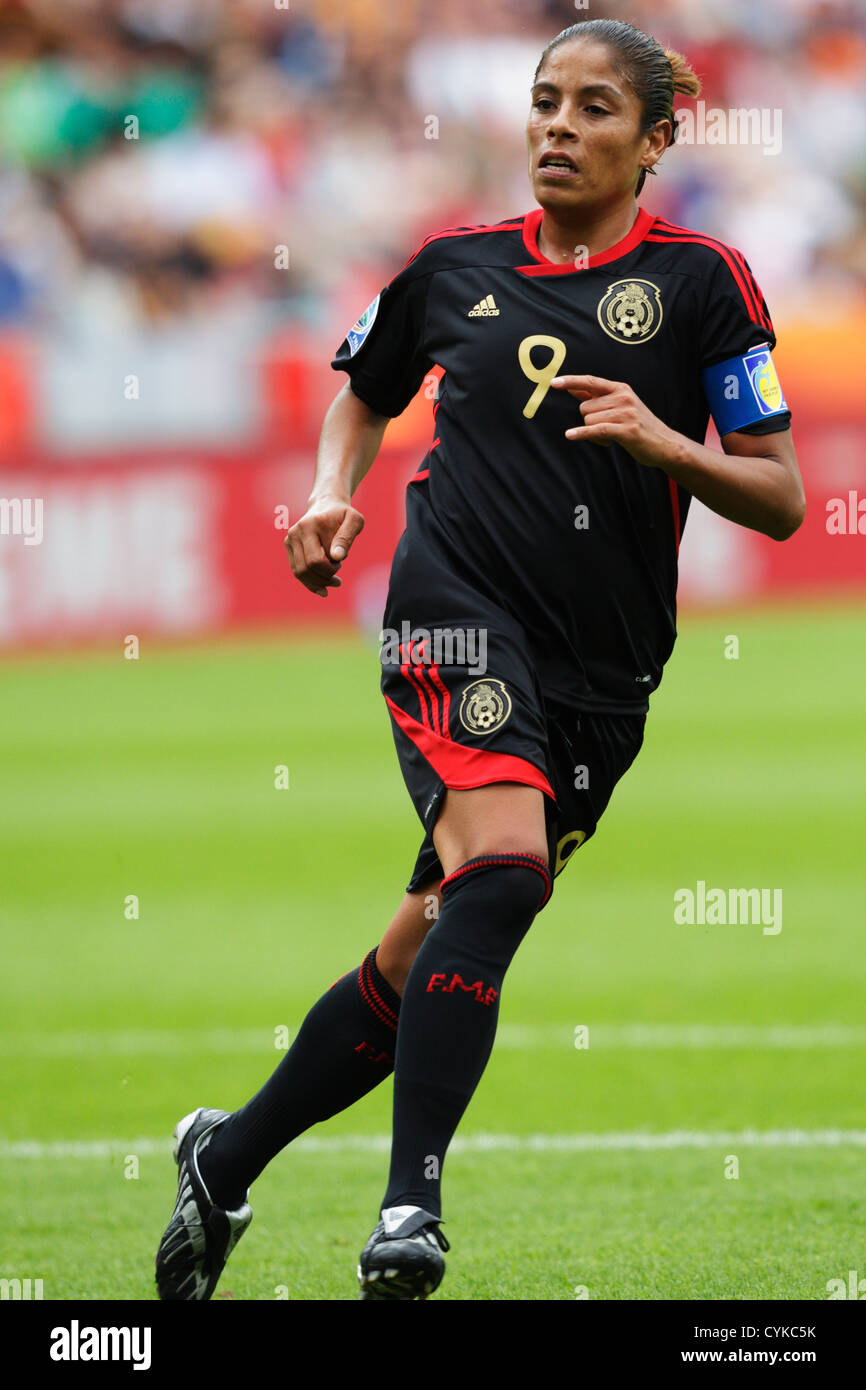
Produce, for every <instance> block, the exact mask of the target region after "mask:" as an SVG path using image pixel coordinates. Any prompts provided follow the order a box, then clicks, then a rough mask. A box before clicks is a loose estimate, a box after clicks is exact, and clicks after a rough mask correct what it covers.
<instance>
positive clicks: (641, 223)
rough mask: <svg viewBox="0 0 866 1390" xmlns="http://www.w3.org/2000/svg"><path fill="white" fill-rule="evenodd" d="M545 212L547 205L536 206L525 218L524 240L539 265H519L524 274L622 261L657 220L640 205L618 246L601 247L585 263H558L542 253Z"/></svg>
mask: <svg viewBox="0 0 866 1390" xmlns="http://www.w3.org/2000/svg"><path fill="white" fill-rule="evenodd" d="M543 212H544V209H543V208H534V209H533V211H532V212H528V213H527V214H526V216H525V217H524V219H523V244H524V246H525V247H526V249H527V251H528V252H529V254H530V256H531V257H532V259H533V260H534V261H536V262H537V265H519V266H518V267H517V269H518V270H520V271H522V272H523V274H524V275H575V274H577V273H578V272H579V271H581V270H592V269H594V267H595V266H598V265H607V264H608V262H609V261H618V260H619V259H620V257H621V256H627V255H628V253H629V251H633V250H634V248H635V247H636V246H639V245H640V243H641V242H642V241H643V239H644V237H645V236H646V234H647V232H648V231H649V229H650V227H652V225H653V223H654V222H655V220H656V219H655V218H654V217H651V216H650V214H649V213H648V212H646V211H645V210H644V209H643V208H640V209H639V210H638V215H637V217H636V218H635V220H634V223H633V224H632V229H631V231H630V232H628V233H627V234H626V235H625V236H624V237H623V238H622V241H618V242H617V243H616V245H615V246H609V247H608V249H607V250H606V251H599V252H598V253H597V254H596V255H595V256H590V257H589V258H588V260H587V262H586V264H585V265H580V266H576V265H557V263H556V262H555V261H549V260H548V259H547V257H546V256H542V254H541V252H540V251H539V249H538V229H539V227H540V226H541V218H542V216H543Z"/></svg>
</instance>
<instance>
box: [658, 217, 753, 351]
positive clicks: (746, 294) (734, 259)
mask: <svg viewBox="0 0 866 1390" xmlns="http://www.w3.org/2000/svg"><path fill="white" fill-rule="evenodd" d="M647 241H656V242H660V243H664V244H665V245H667V246H670V245H672V244H674V245H696V246H708V247H709V248H710V249H711V250H713V251H717V252H718V253H719V255H720V256H721V257H722V260H723V261H724V262H725V264H726V265H727V267H728V269H729V270H730V272H731V275H732V276H733V278H734V283H735V284H736V286H737V289H738V290H739V291H740V294H741V295H742V296H743V302H744V304H745V306H746V309H747V310H748V314H749V318H750V319H751V320H752V322H753V323H756V324H757V325H758V327H759V328H762V329H763V330H764V332H765V333H772V331H773V325H772V324H771V322H770V316H769V314H768V313H767V311H766V309H765V308H764V296H763V295H762V294H761V291H760V289H759V288H758V284H757V281H756V280H755V277H754V275H752V272H751V271H750V270H749V268H748V266H747V265H746V262H745V258H744V256H743V254H742V252H741V251H738V250H737V249H736V247H733V246H728V245H726V243H725V242H723V241H718V240H717V239H716V238H715V237H709V236H704V234H703V233H702V232H692V231H690V230H689V229H688V228H687V227H674V226H673V224H671V223H667V224H663V223H662V224H661V225H658V224H657V226H656V227H655V228H654V229H653V232H652V233H651V234H650V235H649V236H648V237H647Z"/></svg>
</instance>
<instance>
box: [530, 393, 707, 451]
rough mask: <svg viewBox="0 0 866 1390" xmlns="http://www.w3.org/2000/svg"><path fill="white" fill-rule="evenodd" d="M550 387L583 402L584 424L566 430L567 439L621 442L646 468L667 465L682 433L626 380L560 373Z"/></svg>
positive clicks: (605, 442)
mask: <svg viewBox="0 0 866 1390" xmlns="http://www.w3.org/2000/svg"><path fill="white" fill-rule="evenodd" d="M550 384H551V386H555V387H556V388H557V389H558V390H561V391H567V392H568V393H569V395H570V396H574V397H575V398H576V399H577V400H579V401H580V402H581V406H580V413H581V415H582V416H583V424H582V425H575V426H573V427H572V428H571V429H568V430H566V431H565V437H566V439H581V440H582V439H587V440H592V441H593V443H595V444H603V445H609V444H621V445H622V447H623V448H624V449H627V450H628V452H629V453H630V454H631V456H632V458H633V459H635V460H636V461H637V462H638V463H642V464H644V466H645V467H647V468H665V467H666V466H667V464H668V463H669V462H670V459H671V455H672V452H673V450H674V448H675V445H676V441H677V440H678V438H679V436H678V434H677V432H676V430H672V429H669V428H668V426H667V425H665V424H664V423H663V422H662V421H661V420H659V419H658V417H657V416H656V415H653V413H652V411H651V410H649V409H648V408H647V406H645V405H644V403H643V401H642V400H641V399H640V397H639V396H637V395H636V394H635V392H634V391H633V390H632V388H631V387H630V386H627V385H626V383H625V382H624V381H607V380H606V379H605V378H604V377H602V376H558V377H554V379H553V381H551V383H550Z"/></svg>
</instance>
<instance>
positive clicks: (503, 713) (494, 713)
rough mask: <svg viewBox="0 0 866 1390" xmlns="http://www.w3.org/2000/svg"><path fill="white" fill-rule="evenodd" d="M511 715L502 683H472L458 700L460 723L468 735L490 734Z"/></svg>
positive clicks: (490, 681)
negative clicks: (467, 731)
mask: <svg viewBox="0 0 866 1390" xmlns="http://www.w3.org/2000/svg"><path fill="white" fill-rule="evenodd" d="M510 714H511V696H510V695H509V693H508V691H507V690H506V689H505V686H504V684H503V682H502V681H494V680H483V681H473V682H472V684H471V685H467V687H466V689H465V690H464V691H463V695H462V697H461V700H460V723H461V724H462V725H463V727H464V729H468V730H469V732H470V734H492V733H494V732H495V730H496V729H501V728H502V725H503V724H504V723H505V721H506V719H507V718H508V716H509V715H510Z"/></svg>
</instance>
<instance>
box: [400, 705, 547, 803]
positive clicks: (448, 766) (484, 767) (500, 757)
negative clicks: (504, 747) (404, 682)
mask: <svg viewBox="0 0 866 1390" xmlns="http://www.w3.org/2000/svg"><path fill="white" fill-rule="evenodd" d="M385 703H386V704H387V706H388V708H389V710H390V711H391V717H392V719H393V720H394V722H395V723H396V724H397V725H398V726H399V727H400V728H401V729H402V730H403V733H404V734H405V735H406V737H407V738H410V739H411V740H412V742H413V743H414V744H415V747H416V748H417V749H418V751H419V753H420V754H421V756H422V757H423V758H425V759H426V760H427V762H428V763H429V764H430V766H431V767H432V768H433V771H434V772H435V773H437V775H438V776H439V777H441V779H442V781H443V782H444V783H445V785H446V787H454V788H455V790H461V791H464V790H467V789H468V788H470V787H488V786H490V785H491V784H492V783H493V782H521V783H523V785H524V786H527V787H537V788H538V790H539V791H541V792H544V794H545V795H546V796H549V797H551V799H555V798H554V795H553V788H552V787H551V785H550V783H549V782H548V780H547V778H546V777H545V775H544V773H543V772H541V771H540V770H539V769H538V768H537V767H534V766H533V764H532V763H530V762H527V761H526V759H525V758H516V757H514V755H513V754H511V753H493V752H491V751H490V750H489V749H486V748H467V747H466V746H465V745H464V744H462V743H455V742H454V741H453V740H452V739H446V738H442V737H441V735H439V734H437V733H434V732H433V730H432V729H429V728H427V726H426V725H424V724H419V723H418V720H417V719H413V718H412V716H411V714H407V713H406V711H405V710H402V709H401V708H400V706H399V705H396V704H395V703H394V701H393V700H392V699H390V698H389V697H388V696H387V695H386V696H385Z"/></svg>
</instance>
